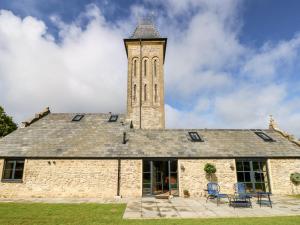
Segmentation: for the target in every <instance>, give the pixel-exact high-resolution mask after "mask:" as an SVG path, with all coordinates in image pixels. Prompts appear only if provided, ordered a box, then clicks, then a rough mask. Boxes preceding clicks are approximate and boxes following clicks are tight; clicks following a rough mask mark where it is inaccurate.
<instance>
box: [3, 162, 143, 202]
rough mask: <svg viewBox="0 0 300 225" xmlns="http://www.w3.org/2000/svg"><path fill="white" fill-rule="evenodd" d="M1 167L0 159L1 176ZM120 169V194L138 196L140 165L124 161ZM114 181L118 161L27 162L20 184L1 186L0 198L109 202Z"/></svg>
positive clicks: (114, 193) (116, 177)
mask: <svg viewBox="0 0 300 225" xmlns="http://www.w3.org/2000/svg"><path fill="white" fill-rule="evenodd" d="M49 162H50V163H49ZM3 163H4V160H3V159H1V160H0V173H1V174H2V169H3ZM121 165H122V166H123V168H122V171H121V176H122V179H121V190H120V191H121V194H123V195H124V197H131V196H132V195H133V196H138V195H141V193H142V190H141V177H140V176H141V161H139V160H132V161H131V160H125V161H121ZM130 171H131V172H130ZM117 181H118V160H52V159H51V160H32V159H30V160H25V166H24V175H23V182H22V183H8V182H1V183H0V197H6V198H18V197H21V198H23V197H24V198H26V197H27V198H30V197H37V198H38V197H41V198H52V197H63V198H68V197H78V198H113V197H114V196H116V195H117Z"/></svg>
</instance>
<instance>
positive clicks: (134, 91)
mask: <svg viewBox="0 0 300 225" xmlns="http://www.w3.org/2000/svg"><path fill="white" fill-rule="evenodd" d="M135 100H136V84H135V85H133V101H135Z"/></svg>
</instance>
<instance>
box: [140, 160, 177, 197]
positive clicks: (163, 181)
mask: <svg viewBox="0 0 300 225" xmlns="http://www.w3.org/2000/svg"><path fill="white" fill-rule="evenodd" d="M165 193H171V194H172V195H178V179H177V160H144V161H143V195H144V196H147V195H160V194H165Z"/></svg>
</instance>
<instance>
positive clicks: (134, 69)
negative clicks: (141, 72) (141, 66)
mask: <svg viewBox="0 0 300 225" xmlns="http://www.w3.org/2000/svg"><path fill="white" fill-rule="evenodd" d="M133 76H134V77H136V59H135V60H134V61H133Z"/></svg>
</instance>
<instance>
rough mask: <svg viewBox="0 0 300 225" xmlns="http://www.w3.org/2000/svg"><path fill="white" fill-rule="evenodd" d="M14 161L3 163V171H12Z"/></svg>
mask: <svg viewBox="0 0 300 225" xmlns="http://www.w3.org/2000/svg"><path fill="white" fill-rule="evenodd" d="M14 163H15V161H7V162H6V163H5V169H8V170H12V169H13V168H14Z"/></svg>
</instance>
